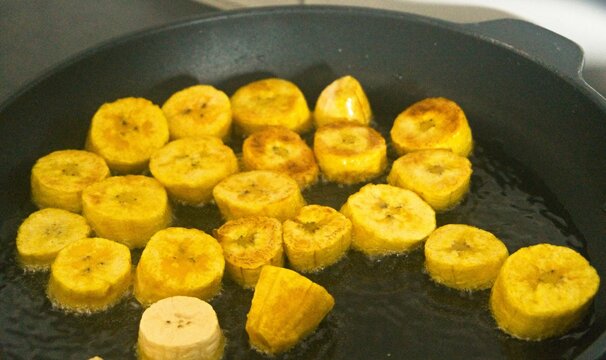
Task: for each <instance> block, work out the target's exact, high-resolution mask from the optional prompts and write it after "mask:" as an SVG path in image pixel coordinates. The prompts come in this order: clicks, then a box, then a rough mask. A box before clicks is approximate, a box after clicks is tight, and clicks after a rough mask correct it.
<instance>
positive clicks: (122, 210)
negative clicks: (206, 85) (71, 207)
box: [82, 175, 172, 248]
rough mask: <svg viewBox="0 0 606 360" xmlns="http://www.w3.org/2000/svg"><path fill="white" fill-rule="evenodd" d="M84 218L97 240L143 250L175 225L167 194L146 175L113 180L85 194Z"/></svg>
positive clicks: (92, 187) (97, 185)
mask: <svg viewBox="0 0 606 360" xmlns="http://www.w3.org/2000/svg"><path fill="white" fill-rule="evenodd" d="M82 214H83V215H84V217H86V219H87V220H88V222H89V223H90V225H91V227H92V228H93V230H94V231H95V233H96V234H97V235H98V236H101V237H105V238H108V239H111V240H115V241H119V242H121V243H124V244H125V245H127V246H128V247H129V248H140V247H144V246H145V244H146V243H147V241H148V240H149V238H150V237H151V236H152V235H153V234H154V233H155V232H156V231H158V230H160V229H164V228H166V227H167V226H169V225H170V223H171V222H172V212H171V208H170V205H169V202H168V195H167V193H166V190H165V189H164V187H163V186H162V184H160V183H159V182H158V181H157V180H156V179H154V178H152V177H148V176H143V175H124V176H112V177H109V178H106V179H104V180H102V181H99V182H96V183H94V184H93V185H91V186H89V187H87V188H86V189H84V191H83V192H82Z"/></svg>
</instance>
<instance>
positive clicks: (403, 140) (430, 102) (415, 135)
mask: <svg viewBox="0 0 606 360" xmlns="http://www.w3.org/2000/svg"><path fill="white" fill-rule="evenodd" d="M391 140H392V143H393V146H394V148H395V149H396V151H397V152H398V154H399V155H404V154H406V153H408V152H411V151H415V150H423V149H448V150H451V151H452V152H454V153H455V154H457V155H461V156H468V155H469V154H470V153H471V150H472V148H473V139H472V135H471V129H470V127H469V124H468V122H467V117H466V116H465V113H464V112H463V109H461V108H460V107H459V105H457V103H455V102H454V101H452V100H449V99H446V98H441V97H436V98H427V99H424V100H421V101H419V102H416V103H414V104H412V105H410V106H409V107H408V108H406V109H405V110H404V111H402V112H401V113H400V114H399V115H398V116H397V117H396V119H395V121H394V123H393V126H392V128H391Z"/></svg>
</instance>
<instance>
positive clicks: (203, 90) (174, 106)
mask: <svg viewBox="0 0 606 360" xmlns="http://www.w3.org/2000/svg"><path fill="white" fill-rule="evenodd" d="M162 111H163V112H164V115H166V119H167V121H168V130H169V132H170V137H171V139H181V138H185V137H197V136H203V135H210V136H215V137H218V138H220V139H222V140H224V141H226V140H227V139H228V138H229V136H230V134H231V123H232V115H231V103H230V101H229V97H228V96H227V95H226V94H225V93H224V92H223V91H221V90H218V89H216V88H215V87H213V86H211V85H203V84H200V85H194V86H190V87H187V88H185V89H182V90H179V91H177V92H176V93H174V94H172V95H171V96H170V97H169V98H168V99H167V100H166V102H164V104H163V105H162Z"/></svg>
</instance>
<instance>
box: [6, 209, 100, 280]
mask: <svg viewBox="0 0 606 360" xmlns="http://www.w3.org/2000/svg"><path fill="white" fill-rule="evenodd" d="M90 233H91V228H90V226H89V225H88V223H87V222H86V219H85V218H84V217H83V216H81V215H78V214H74V213H72V212H69V211H67V210H63V209H56V208H45V209H42V210H38V211H36V212H34V213H32V214H31V215H29V216H28V217H27V219H25V221H23V223H22V224H21V226H19V230H18V231H17V240H16V243H17V254H18V257H19V260H20V262H21V264H22V265H23V266H24V267H25V268H26V269H28V270H34V271H35V270H47V269H48V268H49V267H50V264H51V263H52V262H53V260H55V257H56V256H57V253H58V252H59V251H60V250H61V249H63V248H64V247H65V246H66V245H69V244H71V243H72V242H74V241H76V240H80V239H82V238H85V237H88V236H89V235H90Z"/></svg>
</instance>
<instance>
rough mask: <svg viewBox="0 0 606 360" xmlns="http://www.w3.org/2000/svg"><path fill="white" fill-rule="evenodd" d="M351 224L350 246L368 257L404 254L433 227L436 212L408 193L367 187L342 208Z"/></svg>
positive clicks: (349, 199)
mask: <svg viewBox="0 0 606 360" xmlns="http://www.w3.org/2000/svg"><path fill="white" fill-rule="evenodd" d="M341 212H342V213H343V214H344V215H345V216H347V217H348V218H349V219H350V220H351V223H352V225H353V230H352V239H351V244H352V247H353V248H354V249H356V250H359V251H361V252H363V253H365V254H366V255H369V256H383V255H389V254H397V253H405V252H408V251H409V250H412V249H414V248H416V247H418V246H419V245H421V244H422V243H423V241H424V240H425V238H426V237H427V236H428V235H429V234H430V233H431V232H432V231H433V230H434V229H435V228H436V217H435V212H434V210H433V209H432V208H431V206H429V204H427V203H426V202H425V201H423V199H421V198H420V197H419V196H418V195H417V194H415V193H414V192H412V191H410V190H406V189H401V188H399V187H395V186H391V185H386V184H367V185H364V186H363V187H362V188H361V189H360V190H359V191H358V192H357V193H355V194H353V195H351V196H350V197H349V198H348V199H347V202H346V203H345V204H344V205H343V207H342V208H341Z"/></svg>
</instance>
